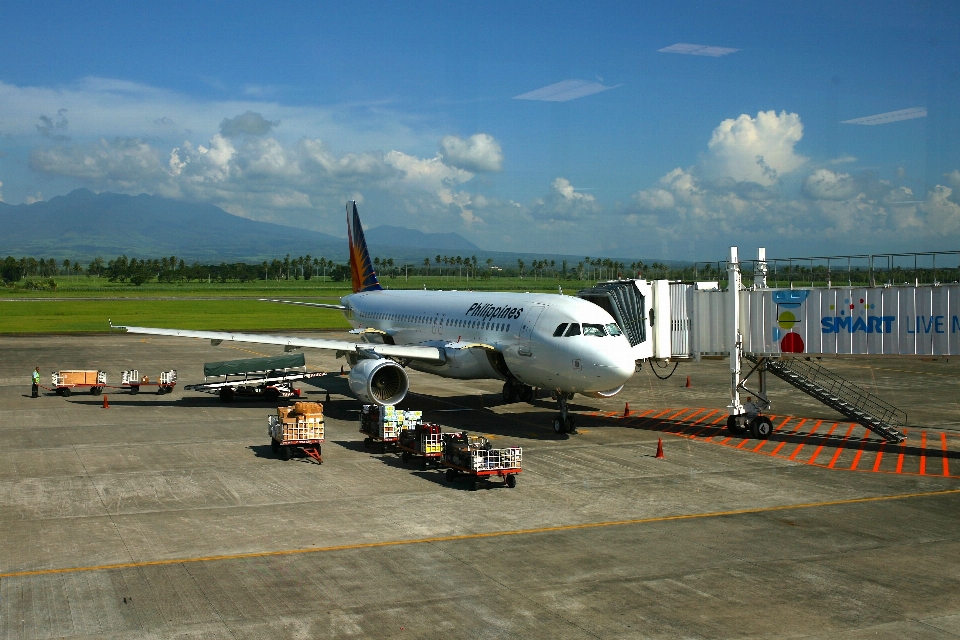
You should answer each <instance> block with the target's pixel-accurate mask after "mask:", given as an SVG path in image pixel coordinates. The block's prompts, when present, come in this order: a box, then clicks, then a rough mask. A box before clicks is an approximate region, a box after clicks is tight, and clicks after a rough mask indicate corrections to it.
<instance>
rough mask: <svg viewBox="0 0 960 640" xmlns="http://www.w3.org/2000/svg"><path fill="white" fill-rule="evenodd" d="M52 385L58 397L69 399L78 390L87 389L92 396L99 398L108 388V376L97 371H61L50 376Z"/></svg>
mask: <svg viewBox="0 0 960 640" xmlns="http://www.w3.org/2000/svg"><path fill="white" fill-rule="evenodd" d="M50 383H51V385H52V386H53V390H54V391H56V392H57V395H61V396H63V397H64V398H69V397H70V394H71V393H72V392H73V391H74V390H77V389H87V390H88V391H89V392H90V393H91V394H93V395H95V396H98V395H100V394H101V393H103V388H104V387H105V386H107V374H106V372H104V371H97V370H93V369H90V370H87V369H83V370H69V371H68V370H60V371H54V372H53V373H52V374H50Z"/></svg>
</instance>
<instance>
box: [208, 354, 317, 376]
mask: <svg viewBox="0 0 960 640" xmlns="http://www.w3.org/2000/svg"><path fill="white" fill-rule="evenodd" d="M305 363H306V360H305V359H304V357H303V354H302V353H288V354H284V355H282V356H273V357H272V358H247V359H245V360H227V361H226V362H208V363H206V364H205V365H203V375H204V376H207V377H210V376H234V375H237V374H241V373H253V372H256V371H275V370H277V369H293V368H295V367H302V366H304V365H305Z"/></svg>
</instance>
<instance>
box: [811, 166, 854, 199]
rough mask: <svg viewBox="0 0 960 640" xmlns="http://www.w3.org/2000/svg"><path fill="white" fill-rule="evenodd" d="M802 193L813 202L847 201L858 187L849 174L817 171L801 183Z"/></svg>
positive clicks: (826, 170)
mask: <svg viewBox="0 0 960 640" xmlns="http://www.w3.org/2000/svg"><path fill="white" fill-rule="evenodd" d="M803 192H804V193H805V194H806V195H808V196H809V197H811V198H813V199H815V200H849V199H850V198H852V197H854V196H855V195H857V193H858V187H857V181H856V180H854V179H853V177H852V176H850V174H847V173H835V172H833V171H830V170H829V169H817V170H816V171H814V172H813V173H812V174H810V175H809V176H807V177H806V179H805V180H804V181H803Z"/></svg>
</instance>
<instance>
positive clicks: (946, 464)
mask: <svg viewBox="0 0 960 640" xmlns="http://www.w3.org/2000/svg"><path fill="white" fill-rule="evenodd" d="M940 447H941V448H942V449H943V477H944V478H949V477H950V461H949V460H948V459H947V434H946V432H944V431H941V432H940Z"/></svg>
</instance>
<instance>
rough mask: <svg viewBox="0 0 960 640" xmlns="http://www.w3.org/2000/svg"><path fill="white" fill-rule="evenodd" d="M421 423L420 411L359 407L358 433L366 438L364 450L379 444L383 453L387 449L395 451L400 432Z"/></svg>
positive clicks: (388, 407) (376, 406) (378, 406)
mask: <svg viewBox="0 0 960 640" xmlns="http://www.w3.org/2000/svg"><path fill="white" fill-rule="evenodd" d="M422 423H423V412H422V411H403V410H401V409H397V408H396V407H394V406H392V405H389V406H385V407H381V406H380V405H377V404H365V405H363V406H362V407H360V433H362V434H364V435H365V436H366V438H364V440H363V447H364V448H365V449H369V448H370V447H372V446H373V445H374V444H375V443H379V444H380V450H381V451H383V452H384V453H385V452H386V451H387V450H388V449H389V450H392V451H396V449H397V443H398V442H399V440H400V432H401V431H403V430H404V429H413V428H416V427H417V426H419V425H421V424H422Z"/></svg>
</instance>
